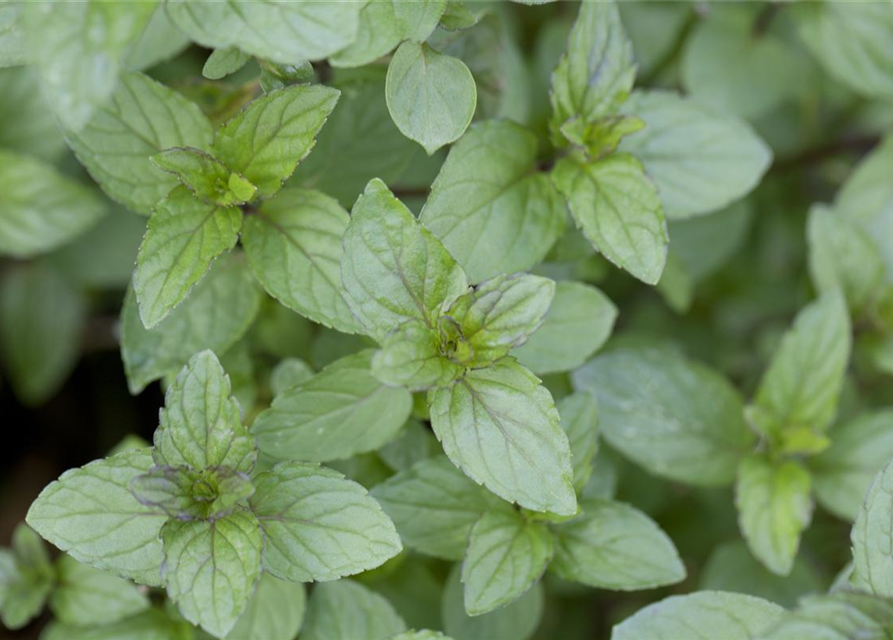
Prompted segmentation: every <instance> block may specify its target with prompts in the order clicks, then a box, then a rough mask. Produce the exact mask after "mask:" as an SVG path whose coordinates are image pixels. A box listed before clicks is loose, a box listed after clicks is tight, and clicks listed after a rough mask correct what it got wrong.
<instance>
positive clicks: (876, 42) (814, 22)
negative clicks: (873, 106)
mask: <svg viewBox="0 0 893 640" xmlns="http://www.w3.org/2000/svg"><path fill="white" fill-rule="evenodd" d="M793 16H794V19H795V22H796V24H797V29H798V31H799V34H800V39H801V40H802V41H803V42H804V44H805V45H806V47H807V48H808V49H809V50H810V52H811V53H812V54H813V55H814V56H815V57H816V58H817V59H818V61H819V62H820V63H821V64H822V66H823V67H825V69H826V70H827V71H828V73H829V74H830V75H831V76H832V77H833V78H834V79H835V80H837V81H839V82H842V83H843V84H845V85H846V86H847V87H849V88H850V89H852V90H853V91H855V92H856V93H859V94H861V95H864V96H866V97H870V98H890V97H891V96H893V71H891V65H893V14H891V12H890V11H889V7H887V6H885V5H883V4H876V3H873V2H864V3H863V2H857V3H854V4H853V5H852V6H850V5H849V4H847V5H841V4H839V3H836V2H827V1H823V2H814V3H812V2H811V3H808V4H807V5H804V6H801V7H797V9H796V10H795V11H794V12H793Z"/></svg>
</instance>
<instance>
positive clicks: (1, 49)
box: [0, 4, 28, 67]
mask: <svg viewBox="0 0 893 640" xmlns="http://www.w3.org/2000/svg"><path fill="white" fill-rule="evenodd" d="M27 58H28V49H27V42H26V40H25V30H24V28H23V25H22V17H21V6H20V5H18V4H4V5H2V6H0V67H12V66H15V65H20V64H25V62H27Z"/></svg>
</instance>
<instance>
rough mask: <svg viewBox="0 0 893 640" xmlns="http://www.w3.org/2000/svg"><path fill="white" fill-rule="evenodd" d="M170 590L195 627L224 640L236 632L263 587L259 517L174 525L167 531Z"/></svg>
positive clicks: (237, 513) (166, 563)
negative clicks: (255, 596)
mask: <svg viewBox="0 0 893 640" xmlns="http://www.w3.org/2000/svg"><path fill="white" fill-rule="evenodd" d="M161 540H162V543H163V544H164V570H163V573H164V585H165V587H166V588H167V594H168V597H170V599H171V600H172V601H174V602H175V603H176V604H177V606H178V608H179V610H180V613H182V614H183V617H185V618H186V619H187V620H188V621H189V622H191V623H193V624H196V625H199V626H200V627H201V628H202V629H204V630H205V631H207V632H208V633H210V634H211V635H213V636H216V637H218V638H220V637H223V636H225V635H226V634H227V633H229V631H230V630H231V629H232V628H233V626H234V625H235V623H236V621H237V620H238V618H239V616H240V615H242V612H243V611H245V608H246V607H247V606H248V601H249V600H250V598H251V595H252V594H253V592H254V589H255V588H256V586H257V581H258V579H259V578H260V573H261V552H262V551H263V547H264V538H263V535H262V534H261V530H260V527H259V526H258V521H257V518H256V517H255V516H254V515H253V514H252V513H250V512H248V511H235V512H233V513H231V514H230V515H228V516H226V517H224V518H221V519H219V520H212V521H206V520H191V521H188V522H183V521H180V520H173V519H172V520H168V522H167V523H166V524H165V525H164V527H162V529H161Z"/></svg>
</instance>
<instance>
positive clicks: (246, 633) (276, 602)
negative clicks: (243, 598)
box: [226, 573, 307, 640]
mask: <svg viewBox="0 0 893 640" xmlns="http://www.w3.org/2000/svg"><path fill="white" fill-rule="evenodd" d="M306 601H307V595H306V593H305V588H304V585H303V584H295V583H294V582H286V581H284V580H279V579H278V578H274V577H273V576H271V575H270V574H269V573H264V574H263V575H262V576H261V577H260V582H258V583H257V589H255V591H254V595H253V596H252V597H251V600H250V601H249V602H248V608H247V609H245V612H244V613H243V614H242V615H241V616H239V620H238V621H237V622H236V626H235V627H233V630H232V631H230V632H229V634H228V635H227V636H226V640H275V639H279V638H282V639H283V640H294V638H295V636H297V635H298V631H299V630H300V629H301V625H302V624H303V622H304V608H305V606H306V604H305V603H306Z"/></svg>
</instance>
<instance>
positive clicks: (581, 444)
mask: <svg viewBox="0 0 893 640" xmlns="http://www.w3.org/2000/svg"><path fill="white" fill-rule="evenodd" d="M558 414H559V415H560V416H561V428H562V429H564V432H565V433H566V434H567V440H568V443H569V444H570V447H571V463H572V465H573V468H574V488H576V489H577V491H578V492H579V491H581V490H582V489H583V487H585V486H586V483H587V482H588V481H589V476H590V475H592V461H593V459H594V458H595V454H596V453H597V452H598V430H597V427H598V403H597V402H596V401H595V396H594V395H592V394H590V393H587V392H585V391H577V392H575V393H572V394H571V395H569V396H565V397H564V398H562V399H561V400H559V401H558Z"/></svg>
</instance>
